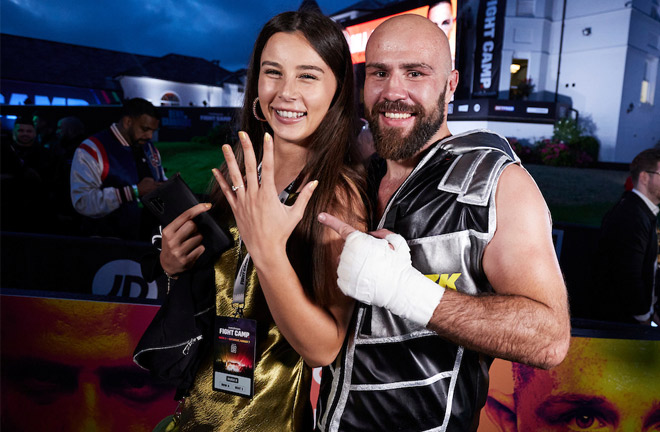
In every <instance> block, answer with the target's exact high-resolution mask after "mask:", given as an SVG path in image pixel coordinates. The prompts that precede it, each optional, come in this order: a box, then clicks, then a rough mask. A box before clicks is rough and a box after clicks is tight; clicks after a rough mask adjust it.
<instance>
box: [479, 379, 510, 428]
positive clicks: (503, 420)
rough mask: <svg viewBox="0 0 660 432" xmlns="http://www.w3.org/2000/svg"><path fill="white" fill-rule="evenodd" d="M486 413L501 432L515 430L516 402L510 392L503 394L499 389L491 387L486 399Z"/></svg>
mask: <svg viewBox="0 0 660 432" xmlns="http://www.w3.org/2000/svg"><path fill="white" fill-rule="evenodd" d="M484 409H485V410H486V415H487V416H488V418H489V419H490V421H491V422H493V423H494V424H495V425H496V426H498V427H499V429H500V431H501V432H517V431H518V421H517V420H518V418H517V416H516V403H515V402H514V400H513V395H512V394H505V393H502V392H501V391H499V390H495V389H491V390H490V391H489V392H488V399H487V401H486V406H485V407H484Z"/></svg>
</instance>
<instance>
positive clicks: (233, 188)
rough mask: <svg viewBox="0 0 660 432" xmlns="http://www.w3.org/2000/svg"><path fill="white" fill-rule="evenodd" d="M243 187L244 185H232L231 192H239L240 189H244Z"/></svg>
mask: <svg viewBox="0 0 660 432" xmlns="http://www.w3.org/2000/svg"><path fill="white" fill-rule="evenodd" d="M242 187H243V185H240V186H234V185H231V190H232V191H234V192H236V191H237V190H239V189H240V188H242Z"/></svg>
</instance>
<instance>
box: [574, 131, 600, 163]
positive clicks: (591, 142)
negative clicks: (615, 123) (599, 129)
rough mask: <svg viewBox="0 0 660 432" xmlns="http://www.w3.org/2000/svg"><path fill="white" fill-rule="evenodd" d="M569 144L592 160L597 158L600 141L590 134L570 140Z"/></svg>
mask: <svg viewBox="0 0 660 432" xmlns="http://www.w3.org/2000/svg"><path fill="white" fill-rule="evenodd" d="M570 145H571V146H572V147H573V148H574V149H575V150H577V151H582V152H585V153H586V154H587V155H589V157H591V158H592V159H593V160H597V159H598V151H599V150H600V143H599V142H598V140H597V139H596V137H593V136H591V135H583V136H580V137H578V138H576V139H575V140H573V141H571V142H570Z"/></svg>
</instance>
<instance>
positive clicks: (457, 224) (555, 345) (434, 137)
mask: <svg viewBox="0 0 660 432" xmlns="http://www.w3.org/2000/svg"><path fill="white" fill-rule="evenodd" d="M457 84H458V73H457V72H456V71H455V70H451V54H450V49H449V44H448V41H447V37H446V36H445V34H444V33H443V32H442V30H440V29H439V28H438V27H437V26H436V25H435V24H434V23H433V22H431V21H429V20H428V19H426V18H423V17H420V16H416V15H401V16H397V17H394V18H391V19H389V20H387V21H385V22H384V23H383V24H381V25H380V26H379V27H378V28H376V30H375V31H374V32H373V33H372V35H371V37H370V39H369V41H368V44H367V49H366V79H365V89H364V100H365V109H366V111H367V112H368V120H369V124H370V128H371V131H372V134H373V137H374V146H375V148H376V151H377V153H378V154H379V155H380V156H381V157H382V158H384V159H379V160H376V161H375V162H374V164H373V165H372V166H371V171H370V172H371V175H370V178H371V190H372V191H373V192H372V200H373V206H372V208H373V209H375V214H374V215H373V217H372V223H371V228H372V229H376V230H377V231H375V232H373V233H371V234H372V235H368V234H365V233H361V232H359V231H355V230H354V229H353V228H352V227H350V226H348V225H346V224H344V223H343V222H341V221H339V220H338V219H336V218H334V217H333V216H331V215H328V214H325V213H321V214H320V215H319V220H320V221H321V222H322V223H324V224H326V225H328V226H329V227H331V228H333V229H335V230H336V231H337V232H338V233H339V234H341V235H342V236H343V237H344V238H345V239H346V243H345V246H344V250H343V252H342V255H341V260H340V264H339V268H338V270H337V273H338V281H337V282H338V285H339V287H340V288H341V289H342V291H343V292H344V293H345V294H346V295H349V296H351V297H353V298H355V299H357V300H358V301H359V303H358V304H357V306H356V310H355V313H354V316H353V323H352V330H349V333H348V335H347V340H346V342H345V344H344V347H343V348H342V351H341V352H340V354H339V355H338V357H337V359H336V361H335V362H334V363H333V364H332V365H330V366H328V367H326V368H325V369H324V370H323V373H322V383H321V391H320V397H319V404H318V408H317V429H318V430H322V431H383V430H407V431H413V430H414V431H422V430H433V431H475V430H476V429H477V426H478V421H479V412H480V410H481V408H482V407H483V405H484V403H485V401H486V395H487V392H488V369H489V366H490V363H491V361H492V358H493V357H501V358H505V359H508V360H512V361H516V362H519V363H526V364H530V365H534V366H537V367H541V368H551V367H553V366H555V365H557V364H559V363H560V362H561V361H562V360H563V358H564V357H565V355H566V352H567V350H568V345H569V341H570V319H569V314H568V301H567V295H566V287H565V285H564V282H563V278H562V275H561V271H560V269H559V265H558V262H557V258H556V255H555V251H554V247H553V243H552V236H551V232H552V227H551V221H550V217H549V212H548V208H547V206H546V204H545V201H544V200H543V197H542V196H541V193H540V192H539V190H538V188H537V187H536V185H535V183H534V181H533V180H532V178H531V177H530V176H529V174H528V173H527V171H525V170H524V169H523V168H522V167H521V166H520V161H519V159H518V158H517V157H516V155H515V154H514V152H513V151H512V150H511V147H510V146H509V144H508V142H507V141H506V140H505V139H504V138H502V137H501V136H499V135H496V134H494V133H491V132H488V131H475V132H469V133H465V134H462V135H457V136H452V135H451V133H450V131H449V129H448V127H447V115H446V112H447V110H446V108H447V104H448V103H449V101H450V100H451V97H452V95H453V93H454V91H455V89H456V86H457ZM394 233H397V234H394Z"/></svg>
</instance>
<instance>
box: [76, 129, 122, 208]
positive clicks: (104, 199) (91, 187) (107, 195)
mask: <svg viewBox="0 0 660 432" xmlns="http://www.w3.org/2000/svg"><path fill="white" fill-rule="evenodd" d="M102 172H103V159H102V158H101V155H100V152H99V150H98V148H97V147H96V144H94V143H93V142H92V141H91V140H85V141H84V142H83V144H81V145H80V147H78V148H77V149H76V152H75V154H74V156H73V162H72V164H71V177H70V179H71V203H72V204H73V207H74V208H75V209H76V211H77V212H78V213H80V214H82V215H84V216H89V217H93V218H100V217H103V216H105V215H107V214H109V213H111V212H112V211H114V210H116V209H118V208H119V206H120V205H121V204H122V198H123V195H122V194H124V195H125V193H124V189H125V188H122V189H117V188H114V187H106V188H102V187H101V186H102V182H103V181H102V179H101V173H102Z"/></svg>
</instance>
